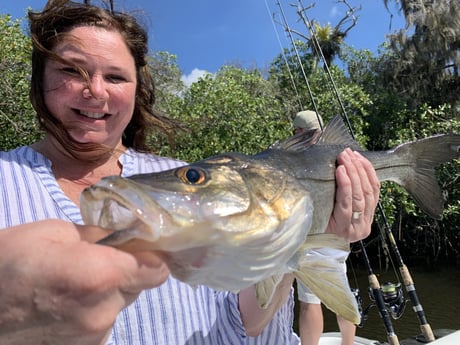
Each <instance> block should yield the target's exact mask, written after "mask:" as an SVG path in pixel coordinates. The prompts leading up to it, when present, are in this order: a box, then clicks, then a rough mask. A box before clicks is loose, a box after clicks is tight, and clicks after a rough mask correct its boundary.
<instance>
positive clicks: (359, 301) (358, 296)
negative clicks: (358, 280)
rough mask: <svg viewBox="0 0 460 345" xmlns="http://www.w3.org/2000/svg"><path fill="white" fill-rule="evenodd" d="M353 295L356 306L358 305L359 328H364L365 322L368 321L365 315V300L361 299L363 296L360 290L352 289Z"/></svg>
mask: <svg viewBox="0 0 460 345" xmlns="http://www.w3.org/2000/svg"><path fill="white" fill-rule="evenodd" d="M351 293H352V294H353V296H355V299H356V304H357V305H358V312H359V316H360V321H359V324H358V325H357V326H358V327H363V321H364V320H365V319H366V318H365V317H364V313H363V299H362V298H361V294H360V293H359V289H355V288H351Z"/></svg>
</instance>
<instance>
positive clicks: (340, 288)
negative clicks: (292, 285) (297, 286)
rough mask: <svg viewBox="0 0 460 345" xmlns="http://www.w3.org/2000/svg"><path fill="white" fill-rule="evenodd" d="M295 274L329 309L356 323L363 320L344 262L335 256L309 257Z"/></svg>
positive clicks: (298, 280)
mask: <svg viewBox="0 0 460 345" xmlns="http://www.w3.org/2000/svg"><path fill="white" fill-rule="evenodd" d="M294 276H295V277H296V279H297V282H301V283H302V284H304V285H305V286H307V287H308V288H309V289H310V290H311V292H312V293H313V294H315V295H316V296H317V297H318V298H319V299H320V300H321V302H322V303H323V304H324V305H325V306H326V307H327V308H328V309H330V310H332V311H333V312H334V313H336V314H338V315H340V316H341V317H343V318H344V319H346V320H348V321H350V322H353V323H354V324H359V323H360V322H361V319H360V314H359V311H358V305H357V303H356V298H355V297H354V296H353V294H352V292H351V289H350V285H349V284H348V279H347V276H346V273H345V272H344V269H343V262H341V261H339V260H337V259H333V258H324V257H320V258H319V259H318V260H315V259H313V258H308V261H307V260H306V261H305V262H303V263H302V266H300V267H299V268H298V270H296V271H294Z"/></svg>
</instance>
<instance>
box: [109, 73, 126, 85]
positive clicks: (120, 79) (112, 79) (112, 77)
mask: <svg viewBox="0 0 460 345" xmlns="http://www.w3.org/2000/svg"><path fill="white" fill-rule="evenodd" d="M107 80H109V81H110V82H112V83H116V84H117V83H123V82H125V81H126V78H125V77H123V76H121V75H109V76H107Z"/></svg>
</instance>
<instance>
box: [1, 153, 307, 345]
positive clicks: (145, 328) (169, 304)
mask: <svg viewBox="0 0 460 345" xmlns="http://www.w3.org/2000/svg"><path fill="white" fill-rule="evenodd" d="M120 163H121V164H122V166H123V171H122V176H130V175H133V174H139V173H147V172H154V171H161V170H166V169H169V168H173V167H176V166H179V165H181V164H182V163H181V162H179V161H175V160H172V159H169V158H162V157H157V156H154V155H147V154H141V153H138V152H135V151H133V150H128V151H127V152H126V153H125V154H124V155H122V157H121V158H120ZM0 181H1V182H2V184H3V187H2V188H1V189H0V229H3V228H6V227H10V226H14V225H18V224H23V223H26V222H32V221H38V220H43V219H49V218H59V219H64V220H67V221H71V222H74V223H78V224H82V219H81V215H80V209H79V208H78V206H77V205H75V204H74V203H73V202H72V201H71V200H70V199H69V198H68V197H67V196H66V195H65V194H64V193H63V191H62V190H61V188H60V187H59V185H58V183H57V181H56V179H55V178H54V175H53V173H52V170H51V162H50V161H49V160H48V159H46V158H45V157H44V156H42V155H41V154H39V153H37V152H36V151H34V150H33V149H31V148H30V147H20V148H17V149H15V150H12V151H9V152H0ZM293 304H294V302H293V298H292V296H291V298H289V299H288V301H287V303H286V304H285V305H284V306H283V307H282V308H281V309H280V310H279V311H278V313H277V314H276V315H275V316H274V318H273V319H272V321H271V322H270V324H269V325H268V326H267V327H266V328H265V330H264V331H263V332H262V334H261V335H260V336H258V337H248V336H246V334H245V330H244V327H243V324H242V321H241V317H240V313H239V309H238V296H237V295H236V294H233V293H230V292H225V291H215V290H212V289H210V288H208V287H205V286H200V287H198V288H197V289H192V288H191V287H189V286H188V285H186V284H184V283H181V282H180V281H178V280H176V279H174V278H172V277H171V278H169V279H168V280H167V281H166V282H165V283H164V284H163V285H161V286H160V287H158V288H155V289H151V290H146V291H144V292H142V293H141V295H140V296H139V297H138V298H137V300H136V301H135V302H134V303H132V304H131V305H130V306H128V307H127V308H125V309H124V310H123V311H122V312H121V313H120V314H119V315H118V317H117V320H116V322H115V325H114V327H113V330H112V333H111V335H110V338H109V339H108V341H107V344H111V345H112V344H113V345H131V344H132V345H144V344H145V345H150V344H152V345H153V344H164V345H176V344H180V345H182V344H183V345H195V344H196V345H207V344H209V345H211V344H213V345H215V344H222V345H237V344H250V345H256V344H257V345H293V344H296V345H297V344H298V343H299V340H298V337H297V335H296V334H295V333H294V332H293V330H292V323H293V306H294V305H293Z"/></svg>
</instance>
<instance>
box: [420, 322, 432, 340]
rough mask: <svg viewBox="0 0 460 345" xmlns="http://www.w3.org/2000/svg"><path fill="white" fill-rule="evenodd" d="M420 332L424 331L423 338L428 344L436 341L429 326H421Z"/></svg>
mask: <svg viewBox="0 0 460 345" xmlns="http://www.w3.org/2000/svg"><path fill="white" fill-rule="evenodd" d="M420 330H421V331H422V334H423V336H424V337H425V340H426V341H427V342H430V341H434V340H435V337H434V334H433V331H432V330H431V327H430V325H429V324H427V323H426V324H424V325H420Z"/></svg>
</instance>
